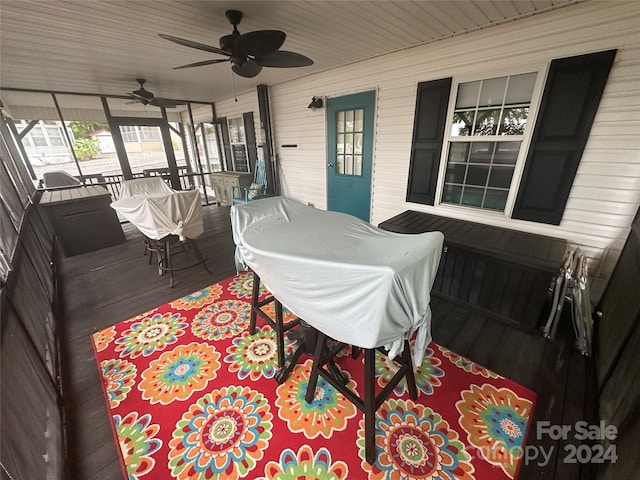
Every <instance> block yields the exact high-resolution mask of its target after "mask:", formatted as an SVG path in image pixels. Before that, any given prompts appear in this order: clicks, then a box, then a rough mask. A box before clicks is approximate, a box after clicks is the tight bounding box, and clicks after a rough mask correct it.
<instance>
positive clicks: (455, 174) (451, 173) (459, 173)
mask: <svg viewBox="0 0 640 480" xmlns="http://www.w3.org/2000/svg"><path fill="white" fill-rule="evenodd" d="M466 171H467V166H466V165H465V164H463V163H453V164H449V165H448V166H447V176H446V178H445V182H447V183H459V184H461V185H462V184H463V183H464V175H465V173H466Z"/></svg>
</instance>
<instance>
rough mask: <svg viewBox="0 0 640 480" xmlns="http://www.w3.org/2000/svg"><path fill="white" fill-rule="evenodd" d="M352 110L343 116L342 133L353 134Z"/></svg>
mask: <svg viewBox="0 0 640 480" xmlns="http://www.w3.org/2000/svg"><path fill="white" fill-rule="evenodd" d="M353 126H354V125H353V110H348V111H346V112H345V115H344V131H345V132H353Z"/></svg>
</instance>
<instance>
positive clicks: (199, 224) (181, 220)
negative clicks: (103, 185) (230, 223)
mask: <svg viewBox="0 0 640 480" xmlns="http://www.w3.org/2000/svg"><path fill="white" fill-rule="evenodd" d="M139 180H152V179H151V178H149V179H139ZM158 180H160V182H161V183H162V184H163V185H164V187H166V189H164V188H162V187H161V186H160V184H159V183H156V186H155V188H154V187H153V184H152V183H151V182H146V183H145V182H140V183H134V184H133V187H129V186H127V188H124V184H125V183H127V182H123V189H122V190H121V192H126V194H127V195H129V194H131V193H132V192H136V193H135V194H134V195H131V196H124V195H121V196H120V199H119V200H117V201H115V202H113V203H111V208H113V209H114V210H115V211H116V212H118V213H119V214H120V215H122V216H123V217H124V218H125V219H126V220H128V221H130V222H131V223H132V224H133V225H135V226H136V227H137V228H138V230H140V231H141V232H142V233H143V234H144V235H145V236H147V237H148V238H151V239H153V240H160V239H162V238H164V237H166V236H167V235H177V236H178V237H179V238H180V240H181V241H183V240H184V239H185V238H197V237H199V236H200V235H201V234H202V232H204V223H203V220H202V204H201V203H200V193H199V192H198V191H197V190H184V191H175V190H172V189H171V188H169V187H168V186H167V185H166V184H165V183H164V181H163V180H161V179H158ZM128 182H138V180H129V181H128ZM129 185H132V184H129ZM144 191H146V192H147V194H144V193H141V192H144Z"/></svg>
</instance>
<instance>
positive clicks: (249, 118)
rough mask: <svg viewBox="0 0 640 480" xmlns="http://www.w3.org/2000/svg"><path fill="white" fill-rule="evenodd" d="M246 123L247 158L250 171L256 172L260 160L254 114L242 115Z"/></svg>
mask: <svg viewBox="0 0 640 480" xmlns="http://www.w3.org/2000/svg"><path fill="white" fill-rule="evenodd" d="M242 120H243V122H244V138H245V142H246V144H247V157H248V158H249V170H250V171H251V172H255V171H256V160H257V159H258V147H257V145H256V129H255V126H254V123H253V112H246V113H243V114H242Z"/></svg>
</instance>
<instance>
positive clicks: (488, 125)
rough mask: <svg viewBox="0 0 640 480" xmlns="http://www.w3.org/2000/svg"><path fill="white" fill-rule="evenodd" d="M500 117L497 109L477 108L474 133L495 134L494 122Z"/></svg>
mask: <svg viewBox="0 0 640 480" xmlns="http://www.w3.org/2000/svg"><path fill="white" fill-rule="evenodd" d="M499 118H500V110H499V109H491V110H479V111H478V115H477V116H476V122H475V127H474V129H473V134H474V135H495V133H496V124H497V123H498V119H499Z"/></svg>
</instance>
